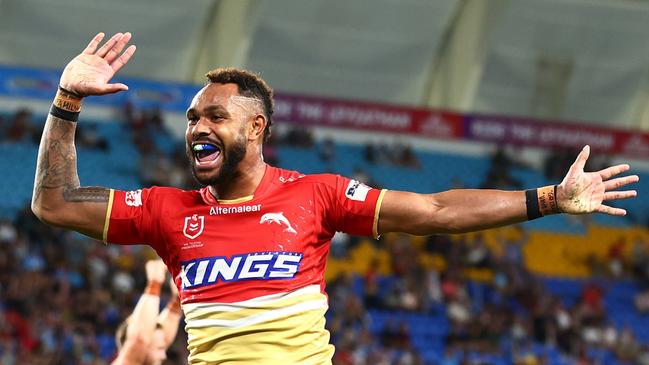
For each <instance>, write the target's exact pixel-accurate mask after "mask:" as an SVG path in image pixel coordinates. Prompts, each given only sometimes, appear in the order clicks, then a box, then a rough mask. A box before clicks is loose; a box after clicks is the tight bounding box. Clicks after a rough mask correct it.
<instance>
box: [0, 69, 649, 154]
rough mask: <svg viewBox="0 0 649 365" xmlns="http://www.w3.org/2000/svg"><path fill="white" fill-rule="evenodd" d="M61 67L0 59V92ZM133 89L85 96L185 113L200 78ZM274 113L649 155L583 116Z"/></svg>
mask: <svg viewBox="0 0 649 365" xmlns="http://www.w3.org/2000/svg"><path fill="white" fill-rule="evenodd" d="M59 73H60V71H55V70H43V69H31V68H27V67H14V66H4V65H0V95H9V96H12V97H25V98H37V99H47V100H49V99H51V98H52V97H53V96H54V93H55V92H56V87H57V85H58V79H59ZM114 82H124V83H126V84H127V85H129V91H128V92H125V93H118V94H114V95H107V96H102V97H90V98H88V99H87V103H89V104H95V105H106V106H121V105H124V104H125V103H127V102H130V103H132V104H133V105H134V106H136V107H141V108H160V109H162V110H165V111H174V112H179V113H184V111H185V110H186V108H187V107H188V105H189V104H190V103H191V100H192V98H193V96H194V94H195V93H196V91H198V90H199V89H200V87H201V86H200V85H191V84H183V83H173V82H156V81H147V80H140V79H133V78H116V79H115V80H114ZM274 118H275V119H276V120H279V121H282V122H289V123H296V124H301V125H313V126H322V127H332V128H348V129H356V130H364V131H369V132H389V133H401V134H410V135H415V136H420V137H428V138H436V139H455V140H470V141H481V142H493V143H507V144H514V145H525V146H535V147H542V148H557V147H559V148H561V147H565V148H581V147H582V146H584V145H585V144H589V145H591V146H592V147H593V149H594V150H595V151H597V152H598V153H610V154H622V155H626V156H632V157H640V158H646V157H649V133H643V132H640V131H632V130H621V129H613V128H603V127H595V126H592V125H586V124H581V123H578V124H577V123H572V124H571V123H565V122H550V121H542V120H534V119H531V118H518V117H505V116H493V115H478V114H466V115H465V114H459V113H453V112H447V111H439V110H431V109H424V108H413V107H404V106H394V105H385V104H378V103H369V102H362V101H346V100H337V99H330V98H322V97H311V96H303V95H292V94H283V93H277V94H276V95H275V114H274Z"/></svg>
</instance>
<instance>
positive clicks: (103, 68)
mask: <svg viewBox="0 0 649 365" xmlns="http://www.w3.org/2000/svg"><path fill="white" fill-rule="evenodd" d="M102 39H104V33H99V34H97V35H96V36H95V37H94V38H93V39H92V40H91V41H90V43H89V44H88V46H87V47H86V49H84V50H83V52H81V54H79V55H78V56H77V57H75V58H74V59H73V60H72V61H70V63H68V65H67V66H65V69H64V70H63V74H62V75H61V80H60V85H61V87H62V88H64V89H66V90H69V91H72V92H74V93H76V94H79V95H81V96H89V95H105V94H113V93H116V92H119V91H124V90H128V86H126V85H125V84H122V83H115V84H109V83H108V82H109V81H110V79H111V78H112V77H113V76H114V75H115V73H117V71H119V69H121V68H122V67H123V66H124V65H126V63H128V61H129V60H130V59H131V56H133V54H134V53H135V45H130V46H129V47H128V48H126V50H125V51H124V52H123V53H122V50H123V49H124V47H126V45H127V44H128V42H129V40H130V39H131V33H128V32H127V33H117V34H115V35H114V36H113V37H112V38H110V39H109V40H108V41H107V42H106V43H104V45H103V46H101V47H100V48H99V49H97V48H98V46H99V43H100V42H101V41H102Z"/></svg>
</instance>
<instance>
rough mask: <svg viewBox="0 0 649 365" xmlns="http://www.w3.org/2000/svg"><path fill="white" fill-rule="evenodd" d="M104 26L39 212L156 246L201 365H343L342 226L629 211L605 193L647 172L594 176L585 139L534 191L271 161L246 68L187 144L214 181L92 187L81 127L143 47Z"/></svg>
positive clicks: (462, 227) (46, 159)
mask: <svg viewBox="0 0 649 365" xmlns="http://www.w3.org/2000/svg"><path fill="white" fill-rule="evenodd" d="M103 37H104V34H103V33H100V34H98V35H97V36H95V37H94V38H93V39H92V41H91V42H90V43H89V44H88V46H87V47H86V48H85V49H84V50H83V52H82V53H81V54H79V55H78V56H77V57H75V58H74V59H73V60H72V61H71V62H70V63H69V64H68V65H67V66H66V67H65V69H64V71H63V73H62V75H61V79H60V88H59V91H58V92H57V95H56V96H55V99H54V102H53V106H52V108H51V109H50V115H49V116H48V119H47V122H46V124H45V127H44V131H43V137H42V139H41V143H40V149H39V156H38V162H37V167H36V178H35V183H34V194H33V200H32V209H33V211H34V213H35V214H36V215H37V216H38V217H39V218H40V219H41V220H42V221H44V222H46V223H48V224H50V225H54V226H59V227H64V228H66V229H72V230H76V231H79V232H81V233H84V234H86V235H89V236H91V237H94V238H97V239H101V240H103V241H104V242H111V243H117V244H136V243H147V244H149V245H151V246H152V247H153V248H154V249H155V250H156V252H157V253H158V255H159V256H160V257H161V258H162V259H163V260H164V262H165V263H166V265H167V267H168V268H169V271H170V272H171V273H172V275H173V277H174V279H175V283H176V285H177V286H178V289H179V292H180V298H181V302H182V308H183V312H184V314H185V320H186V330H187V333H188V349H189V363H190V364H330V363H331V358H332V355H333V352H334V348H333V346H332V345H330V344H329V333H328V332H327V331H326V330H325V319H324V314H325V311H326V310H327V297H326V294H325V280H324V271H325V262H326V258H327V253H328V250H329V244H330V241H331V238H332V236H333V235H334V233H335V232H336V231H343V232H347V233H349V234H355V235H366V236H374V237H377V236H378V235H380V234H383V233H386V232H407V233H410V234H416V235H431V234H436V233H457V232H467V231H475V230H481V229H485V228H490V227H497V226H503V225H507V224H512V223H516V222H522V221H525V220H528V219H535V218H539V217H541V216H544V215H549V214H555V213H568V214H586V213H592V212H600V213H605V214H611V215H617V216H621V215H624V214H626V212H625V211H624V210H623V209H619V208H614V207H611V206H609V205H606V204H604V203H605V202H606V201H611V200H616V199H625V198H631V197H634V196H635V195H636V192H635V191H633V190H626V191H619V190H618V191H613V189H617V188H620V187H623V186H625V185H627V184H630V183H633V182H636V181H638V177H637V176H635V175H632V176H626V177H617V175H618V174H620V173H622V172H625V171H627V170H628V169H629V166H628V165H626V164H622V165H617V166H612V167H609V168H606V169H603V170H601V171H597V172H584V165H585V163H586V160H587V159H588V156H589V151H590V150H589V148H588V146H586V147H584V149H583V150H582V151H581V153H580V154H579V156H578V157H577V159H576V161H575V163H574V164H573V165H572V167H571V168H570V169H569V171H568V173H567V175H566V177H565V178H564V179H563V181H562V182H561V183H560V184H558V185H554V186H547V187H541V188H538V189H530V190H526V191H500V190H450V191H446V192H441V193H434V194H415V193H410V192H400V191H388V190H377V189H373V188H370V187H368V186H366V185H363V184H361V183H359V182H357V181H353V180H350V179H347V178H344V177H341V176H336V175H331V174H320V175H303V174H300V173H299V172H295V171H287V170H282V169H279V168H275V167H272V166H269V165H267V164H266V163H264V160H263V158H262V148H263V145H264V141H265V140H266V138H267V137H268V135H269V134H270V128H271V125H272V123H273V119H272V114H273V99H272V90H271V89H270V87H269V86H268V85H267V84H266V82H264V81H263V80H262V79H261V78H260V77H259V76H258V75H256V74H254V73H251V72H247V71H242V70H238V69H217V70H214V71H210V72H209V73H208V74H207V78H208V80H207V83H206V85H205V86H204V87H203V88H202V89H201V90H200V91H198V93H197V94H196V95H195V97H194V99H193V100H192V102H191V105H189V108H188V110H187V130H186V135H185V138H186V148H187V156H188V158H189V162H190V164H191V169H192V172H193V174H194V176H195V178H196V180H197V181H198V182H200V183H201V184H202V185H204V187H203V188H202V189H199V190H194V191H183V190H179V189H175V188H167V187H152V188H147V189H141V190H137V191H130V192H126V191H119V190H114V189H109V188H103V187H80V184H79V178H78V176H77V168H76V162H77V161H76V154H75V147H74V133H75V129H76V121H77V119H78V117H79V112H80V111H81V103H82V99H83V98H84V97H86V96H90V95H104V94H110V93H115V92H119V91H125V90H127V89H128V88H127V86H126V85H124V84H121V83H112V84H111V83H109V82H110V80H111V78H112V77H113V75H114V74H115V73H116V72H117V71H119V69H120V68H122V67H123V66H124V65H125V64H126V63H127V62H128V61H129V59H130V58H131V57H132V56H133V54H134V52H135V46H134V45H131V46H128V47H127V44H128V43H129V41H130V39H131V34H130V33H124V34H122V33H117V34H116V35H114V36H113V37H112V38H110V39H109V40H108V41H107V42H106V43H104V44H103V45H101V46H100V43H101V41H102V39H103Z"/></svg>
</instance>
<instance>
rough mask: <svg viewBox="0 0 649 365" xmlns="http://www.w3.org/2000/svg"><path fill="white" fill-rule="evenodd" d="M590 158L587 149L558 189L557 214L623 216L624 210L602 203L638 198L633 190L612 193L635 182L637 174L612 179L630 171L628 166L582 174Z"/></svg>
mask: <svg viewBox="0 0 649 365" xmlns="http://www.w3.org/2000/svg"><path fill="white" fill-rule="evenodd" d="M589 155H590V147H589V146H586V147H584V149H583V150H582V151H581V153H579V156H577V159H576V160H575V162H574V163H573V164H572V166H570V170H568V174H567V175H566V177H565V178H564V179H563V181H562V182H561V184H559V186H558V187H557V204H558V206H559V209H560V211H561V212H563V213H569V214H586V213H593V212H598V213H605V214H610V215H617V216H623V215H626V210H624V209H620V208H613V207H611V206H608V205H605V204H604V202H606V201H610V200H618V199H629V198H633V197H635V196H636V195H637V192H636V191H635V190H624V191H612V190H613V189H618V188H621V187H623V186H626V185H628V184H632V183H635V182H638V180H639V177H638V175H630V176H623V177H616V178H614V177H615V176H617V175H619V174H621V173H623V172H625V171H627V170H629V165H627V164H622V165H616V166H611V167H607V168H605V169H603V170H600V171H597V172H584V165H586V161H587V160H588V156H589Z"/></svg>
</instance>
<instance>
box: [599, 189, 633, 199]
mask: <svg viewBox="0 0 649 365" xmlns="http://www.w3.org/2000/svg"><path fill="white" fill-rule="evenodd" d="M636 195H638V192H637V191H635V190H626V191H607V192H605V193H604V200H620V199H629V198H633V197H635V196H636Z"/></svg>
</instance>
